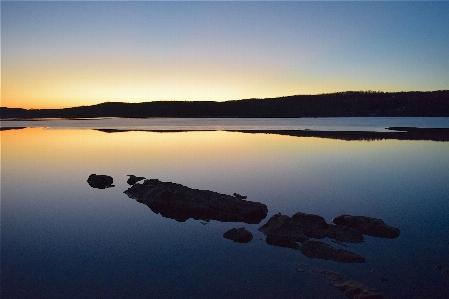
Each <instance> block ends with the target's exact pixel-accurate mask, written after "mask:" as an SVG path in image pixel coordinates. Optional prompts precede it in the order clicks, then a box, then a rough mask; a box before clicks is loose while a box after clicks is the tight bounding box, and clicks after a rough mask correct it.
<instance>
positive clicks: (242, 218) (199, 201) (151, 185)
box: [124, 179, 268, 224]
mask: <svg viewBox="0 0 449 299" xmlns="http://www.w3.org/2000/svg"><path fill="white" fill-rule="evenodd" d="M124 193H125V194H126V195H128V196H129V197H130V198H133V199H135V200H137V201H138V202H140V203H143V204H145V205H147V206H148V207H149V208H150V209H151V210H152V211H153V212H155V213H157V214H161V215H162V216H163V217H166V218H171V219H175V220H177V221H179V222H184V221H186V220H187V219H189V218H193V219H197V220H205V221H209V220H217V221H221V222H244V223H249V224H257V223H260V221H262V220H263V219H264V218H265V217H267V213H268V208H267V206H266V205H264V204H262V203H259V202H253V201H248V200H244V199H242V198H239V197H236V196H232V195H227V194H221V193H217V192H213V191H209V190H198V189H192V188H189V187H186V186H183V185H181V184H177V183H171V182H161V181H159V180H157V179H149V180H145V181H144V182H143V183H137V184H135V185H133V186H131V187H130V188H129V189H128V190H126V191H125V192H124Z"/></svg>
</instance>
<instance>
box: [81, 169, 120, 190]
mask: <svg viewBox="0 0 449 299" xmlns="http://www.w3.org/2000/svg"><path fill="white" fill-rule="evenodd" d="M113 182H114V179H113V178H112V177H111V176H108V175H105V174H95V173H93V174H91V175H90V176H89V177H88V178H87V183H88V184H89V186H91V187H92V188H96V189H106V188H111V187H114V185H112V183H113Z"/></svg>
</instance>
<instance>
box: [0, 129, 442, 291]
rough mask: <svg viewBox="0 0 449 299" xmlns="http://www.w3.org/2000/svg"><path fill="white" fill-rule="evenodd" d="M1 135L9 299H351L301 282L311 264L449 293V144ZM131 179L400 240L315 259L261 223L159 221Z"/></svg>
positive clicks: (231, 136)
mask: <svg viewBox="0 0 449 299" xmlns="http://www.w3.org/2000/svg"><path fill="white" fill-rule="evenodd" d="M1 138H2V140H1V141H2V148H1V154H2V166H1V167H2V194H1V195H2V209H1V213H2V215H1V216H2V235H1V237H2V292H3V294H2V295H3V296H5V298H7V295H8V294H9V293H8V292H12V291H14V292H15V293H14V294H15V295H16V296H17V295H18V294H23V295H24V296H25V297H31V296H32V295H33V296H37V297H44V296H45V295H48V294H52V295H54V297H59V298H61V297H66V298H74V297H78V298H80V297H83V298H99V297H108V298H113V297H114V296H115V297H116V298H123V297H124V296H125V295H127V296H128V297H134V298H139V297H142V296H150V297H153V298H198V297H202V298H212V297H213V298H231V297H232V298H252V297H253V298H256V297H257V298H262V297H263V296H265V297H266V298H279V297H285V298H293V297H298V296H300V295H302V296H304V298H344V296H342V295H341V294H339V293H337V292H336V291H335V290H334V289H332V287H330V286H328V285H327V283H326V282H325V281H324V280H322V279H321V278H316V277H314V276H313V275H312V274H310V273H309V272H304V273H298V272H297V271H296V268H298V265H299V264H300V263H308V264H309V265H310V266H309V268H326V269H331V270H337V271H340V272H342V273H345V274H346V275H347V276H348V277H349V278H354V279H358V280H361V281H362V282H365V283H366V284H368V285H370V286H372V287H375V288H377V289H379V290H381V291H383V292H385V293H387V294H388V295H389V297H390V298H408V297H411V296H412V295H415V294H417V295H429V294H431V296H430V297H432V298H447V296H448V294H449V288H448V286H447V280H445V278H444V277H442V276H441V274H439V273H438V272H437V271H436V270H435V267H436V265H438V264H442V265H443V266H446V267H449V257H448V256H447V252H448V249H449V243H448V242H449V237H448V236H449V221H448V220H447V214H448V212H449V202H448V196H449V187H448V185H447V182H448V181H449V173H448V171H447V169H448V167H449V156H448V155H447V153H448V150H449V144H448V143H443V142H423V141H419V142H416V141H396V140H388V141H371V142H361V141H351V142H348V141H339V140H330V139H319V138H297V137H288V136H279V135H267V134H244V133H232V132H179V133H151V132H122V133H104V132H99V131H91V130H42V129H23V130H17V131H16V130H12V131H3V132H1ZM91 173H97V174H108V175H111V176H113V177H114V184H115V185H116V187H114V188H110V189H106V190H97V189H92V188H90V187H89V185H88V184H87V183H86V180H87V177H88V176H89V174H91ZM127 174H136V175H143V176H146V177H147V178H158V179H160V180H162V181H172V182H177V183H181V184H183V185H186V186H189V187H192V188H199V189H208V190H213V191H217V192H221V193H227V194H232V193H234V192H237V193H240V194H245V195H248V199H249V200H253V201H259V202H263V203H265V204H266V205H267V206H268V210H269V216H271V215H272V214H274V213H277V212H282V213H283V214H287V215H292V214H294V213H295V212H298V211H302V212H305V213H314V214H319V215H322V216H324V217H325V218H326V220H327V221H328V222H330V221H331V219H332V217H334V216H337V215H339V214H342V213H348V214H359V215H367V216H373V217H379V218H382V219H384V220H385V222H386V223H388V224H390V225H392V226H396V227H399V228H400V229H401V236H400V237H399V238H398V239H394V240H383V239H375V238H370V237H367V238H366V241H365V242H364V243H363V244H355V245H354V244H351V245H350V246H349V248H348V249H350V250H352V251H354V252H357V253H359V254H362V255H363V256H364V257H365V258H366V259H367V262H366V264H362V265H343V264H337V263H334V262H329V261H320V260H316V259H308V258H306V257H305V256H303V255H302V254H301V253H300V252H295V251H293V250H289V249H283V248H277V247H273V246H268V245H266V244H265V242H264V241H263V240H260V239H261V238H262V237H263V236H262V234H261V233H259V232H257V228H258V227H259V225H247V224H241V223H237V224H235V223H219V222H216V221H211V223H209V224H207V225H202V224H200V223H199V221H195V220H191V219H190V220H188V221H186V222H185V223H178V222H176V221H174V220H172V219H165V218H162V217H161V216H160V215H155V214H153V213H152V212H151V210H150V209H148V208H147V207H146V206H145V205H142V204H140V203H137V202H136V201H134V200H132V199H129V198H128V197H127V196H126V195H124V194H122V192H123V191H124V190H126V189H127V184H126V179H127V177H126V176H125V175H127ZM264 222H265V221H263V222H262V223H264ZM241 226H245V227H246V228H247V229H249V230H250V231H252V232H253V234H254V236H255V238H254V240H253V241H252V242H250V243H249V244H235V243H232V242H230V241H228V240H225V239H223V238H222V234H223V232H225V231H226V230H227V229H229V228H231V227H241ZM334 245H335V244H334ZM371 269H376V271H375V272H371ZM381 276H385V277H387V278H388V279H389V282H388V283H381V282H380V277H381ZM412 286H413V287H414V288H415V289H414V290H413V288H412Z"/></svg>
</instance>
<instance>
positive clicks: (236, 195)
mask: <svg viewBox="0 0 449 299" xmlns="http://www.w3.org/2000/svg"><path fill="white" fill-rule="evenodd" d="M233 195H234V197H237V198H240V199H246V198H247V197H248V196H246V195H240V194H238V193H234V194H233Z"/></svg>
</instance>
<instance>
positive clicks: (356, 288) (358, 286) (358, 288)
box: [312, 270, 386, 299]
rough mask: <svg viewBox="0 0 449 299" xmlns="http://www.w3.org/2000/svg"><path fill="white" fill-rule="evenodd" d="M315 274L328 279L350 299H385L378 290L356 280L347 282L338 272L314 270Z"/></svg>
mask: <svg viewBox="0 0 449 299" xmlns="http://www.w3.org/2000/svg"><path fill="white" fill-rule="evenodd" d="M312 272H313V273H315V274H317V275H319V276H323V277H325V278H327V279H328V280H329V281H330V282H331V284H332V285H333V286H334V287H335V288H337V289H338V290H340V291H341V292H343V293H344V294H345V295H346V296H347V297H348V298H351V299H385V298H386V297H385V295H383V294H382V293H381V292H379V291H378V290H375V289H373V288H370V287H367V286H366V285H364V284H362V283H361V282H358V281H354V280H346V278H345V277H344V276H343V275H341V274H339V273H336V272H332V271H328V270H312Z"/></svg>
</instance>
